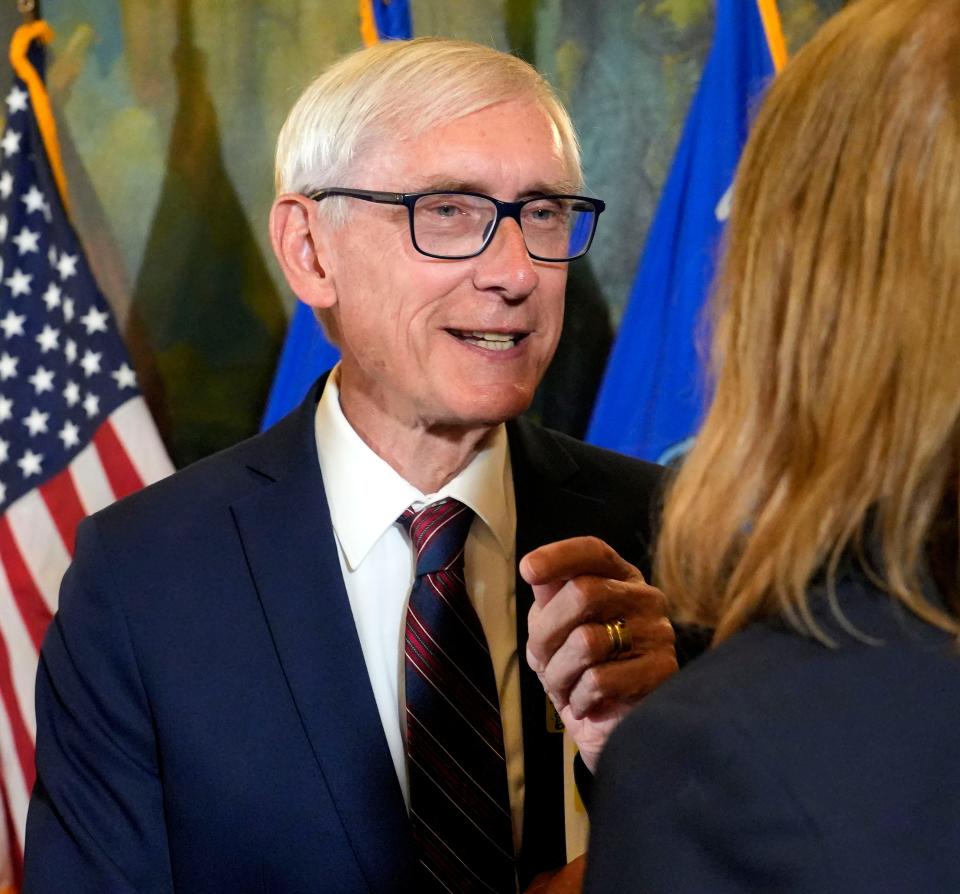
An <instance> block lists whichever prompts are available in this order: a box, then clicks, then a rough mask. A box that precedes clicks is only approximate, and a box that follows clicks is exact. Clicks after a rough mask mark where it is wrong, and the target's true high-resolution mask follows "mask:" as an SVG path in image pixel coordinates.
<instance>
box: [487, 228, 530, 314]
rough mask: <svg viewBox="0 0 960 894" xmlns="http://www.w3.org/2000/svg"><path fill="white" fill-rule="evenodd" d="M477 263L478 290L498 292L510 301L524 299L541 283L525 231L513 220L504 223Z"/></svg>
mask: <svg viewBox="0 0 960 894" xmlns="http://www.w3.org/2000/svg"><path fill="white" fill-rule="evenodd" d="M477 261H478V263H477V266H476V268H475V270H476V272H475V274H474V282H475V285H476V286H477V288H478V289H492V290H495V291H497V292H499V293H500V294H501V295H502V297H503V298H505V299H506V300H508V301H510V300H513V301H521V300H523V299H524V298H526V297H527V296H528V295H529V294H530V293H531V292H532V291H533V290H534V289H535V288H536V287H537V284H538V283H539V282H540V277H539V276H538V274H537V269H536V267H535V266H534V263H533V259H532V258H531V257H530V253H529V252H528V251H527V245H526V243H525V242H524V241H523V231H522V230H521V229H520V225H519V224H518V223H517V222H516V221H515V220H513V219H512V218H509V217H508V218H505V219H504V220H501V221H500V225H499V226H498V227H497V232H496V233H494V235H493V239H492V240H491V242H490V244H489V245H488V246H487V247H486V249H485V250H484V252H483V254H481V255H479V257H478V258H477Z"/></svg>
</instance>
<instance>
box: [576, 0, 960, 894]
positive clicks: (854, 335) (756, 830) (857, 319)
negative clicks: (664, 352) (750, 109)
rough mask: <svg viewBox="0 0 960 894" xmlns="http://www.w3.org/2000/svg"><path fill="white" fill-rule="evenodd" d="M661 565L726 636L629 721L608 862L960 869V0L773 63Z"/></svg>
mask: <svg viewBox="0 0 960 894" xmlns="http://www.w3.org/2000/svg"><path fill="white" fill-rule="evenodd" d="M727 238H728V244H727V246H726V251H725V262H724V265H723V268H722V273H721V275H720V278H719V281H718V283H717V286H716V289H715V296H714V317H713V330H714V336H713V364H714V370H715V391H714V394H715V396H714V400H713V404H712V406H711V408H710V411H709V413H708V416H707V419H706V421H705V424H704V426H703V429H702V432H701V434H700V436H699V438H698V440H697V443H696V446H695V447H694V449H693V451H692V452H691V454H690V456H689V457H688V459H687V461H686V462H685V464H684V466H683V468H682V469H681V471H680V473H679V475H678V477H677V479H676V481H675V482H674V485H673V487H672V491H671V493H670V494H669V496H668V500H667V504H666V508H665V513H666V516H665V523H664V528H663V532H662V535H661V539H660V549H659V556H658V577H659V580H658V585H659V586H661V587H662V588H663V590H664V591H665V592H666V593H668V594H672V596H673V598H674V600H675V603H676V608H677V611H678V613H680V614H682V615H686V616H687V617H688V618H689V619H691V620H696V621H699V622H700V623H703V624H706V625H710V626H713V627H715V628H716V637H715V641H714V646H713V648H712V649H711V650H710V651H709V652H708V653H707V654H706V655H704V656H703V657H701V658H700V659H698V660H697V661H696V662H694V664H693V665H692V666H691V667H690V668H689V669H687V670H685V671H684V672H683V673H681V674H680V675H679V676H677V677H674V678H673V679H672V680H670V681H668V682H667V683H666V684H665V685H664V686H663V687H662V688H661V689H659V690H658V691H657V692H655V693H653V694H652V695H650V696H649V697H648V698H647V699H646V700H645V702H644V703H643V704H642V706H641V707H640V708H639V709H638V710H637V711H636V712H635V713H634V714H633V715H631V717H630V718H628V720H627V721H625V723H624V724H622V725H621V727H620V729H619V731H618V733H617V734H616V735H615V736H614V737H613V738H612V740H611V742H610V744H609V745H608V747H607V750H606V751H605V753H604V756H603V758H602V760H601V765H600V773H599V777H598V787H597V790H596V794H595V803H594V814H593V817H592V819H593V824H594V825H593V832H592V838H591V844H590V851H589V857H588V870H587V883H586V890H587V891H589V892H590V894H599V892H606V891H644V892H659V891H671V892H686V891H695V892H710V894H714V892H730V891H774V892H793V891H802V892H841V891H842V892H860V891H863V892H867V891H869V892H888V891H889V892H945V891H960V757H958V755H960V657H958V656H960V650H958V641H960V640H958V637H960V588H958V573H957V571H958V568H957V566H958V541H957V518H958V487H957V482H958V458H960V0H863V2H858V3H853V4H851V5H849V6H848V7H847V8H846V9H845V10H844V11H843V12H842V13H840V14H839V15H837V16H836V17H835V18H834V19H833V20H832V21H830V22H829V23H828V24H827V25H826V26H825V27H824V29H823V30H822V31H821V32H820V33H819V35H817V36H816V37H815V38H814V40H812V41H811V42H810V44H808V45H807V46H806V47H805V48H804V50H803V51H802V52H801V53H800V54H799V55H798V56H797V57H796V59H795V60H794V61H793V62H792V63H791V64H790V65H789V66H788V67H787V69H786V71H785V72H784V73H783V74H782V75H781V77H780V78H779V79H778V80H777V81H776V83H775V84H774V85H773V86H772V88H771V91H770V93H769V95H768V97H767V99H766V100H765V102H764V104H763V106H762V109H761V111H760V113H759V116H758V120H757V122H756V125H755V128H754V132H753V135H752V137H751V139H750V142H749V145H748V147H747V149H746V152H745V155H744V158H743V161H742V164H741V168H740V171H739V173H738V178H737V183H736V187H735V196H734V213H733V217H732V219H731V222H730V230H729V233H728V237H727Z"/></svg>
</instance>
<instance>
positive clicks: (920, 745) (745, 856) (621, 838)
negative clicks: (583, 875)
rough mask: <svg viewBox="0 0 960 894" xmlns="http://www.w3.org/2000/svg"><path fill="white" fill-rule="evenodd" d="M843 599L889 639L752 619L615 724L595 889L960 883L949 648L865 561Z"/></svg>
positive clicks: (817, 600)
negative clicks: (868, 573)
mask: <svg viewBox="0 0 960 894" xmlns="http://www.w3.org/2000/svg"><path fill="white" fill-rule="evenodd" d="M838 598H839V601H840V604H841V606H842V607H843V609H844V611H845V613H846V615H847V617H848V618H849V620H850V621H852V622H853V623H854V625H855V626H856V627H857V628H858V629H859V630H860V631H861V632H862V633H865V634H868V635H870V636H873V637H875V638H877V639H879V640H881V641H882V644H879V645H877V644H874V645H871V644H868V643H866V642H863V641H858V640H856V639H854V638H852V637H851V636H850V635H849V634H846V633H844V632H843V631H842V630H841V629H840V628H839V626H838V625H837V624H836V623H832V622H830V621H829V620H827V621H826V623H827V625H828V629H829V631H830V633H831V634H832V635H833V636H834V638H835V639H836V641H837V643H838V645H839V648H836V649H830V648H827V647H826V646H824V645H822V644H820V643H818V642H815V641H812V640H810V639H806V638H804V637H801V636H800V635H798V634H796V633H793V632H791V631H790V630H788V629H787V628H786V627H785V626H784V625H783V624H782V623H778V622H776V621H770V622H764V623H754V624H752V625H751V626H749V627H747V628H746V629H744V630H743V631H741V632H739V633H737V634H735V635H734V636H732V637H731V638H730V639H729V640H728V641H726V642H725V643H723V644H722V645H720V646H719V647H717V648H716V649H715V650H713V651H711V652H708V653H707V654H706V655H704V656H703V657H701V658H699V659H697V661H695V662H694V663H693V664H692V665H691V666H690V667H689V668H687V669H685V670H684V671H683V672H682V673H680V674H679V675H677V676H676V677H674V678H673V679H672V680H669V681H668V682H667V683H666V684H664V685H663V686H662V687H661V688H660V689H659V690H658V691H657V692H655V693H653V694H652V695H650V696H649V697H648V698H647V699H646V700H645V701H644V703H643V704H642V705H641V706H640V707H639V708H638V709H637V710H636V711H635V712H634V713H633V714H631V715H630V716H629V717H628V718H627V719H626V720H625V721H624V722H623V723H622V724H621V725H620V727H619V728H618V730H617V731H616V732H615V733H614V735H613V736H612V737H611V740H610V743H609V744H608V746H607V749H606V751H605V752H604V754H603V756H602V757H601V760H600V767H599V773H598V776H597V778H596V780H595V783H594V792H593V795H594V800H593V805H592V810H591V820H592V823H593V825H592V830H591V839H590V848H589V851H588V854H589V856H588V869H587V883H586V887H585V890H586V891H587V892H589V894H603V892H632V891H643V892H667V891H669V892H671V894H684V892H697V894H700V892H710V894H725V892H745V891H757V892H761V891H762V892H778V894H779V892H784V894H789V892H806V894H814V892H816V894H834V892H836V894H841V892H842V894H857V892H863V894H867V892H871V894H878V892H879V894H883V892H890V894H894V892H896V894H915V892H917V894H919V892H938V894H939V892H946V891H960V759H958V755H960V658H958V652H957V649H956V646H955V645H954V643H953V642H952V641H951V639H950V638H949V637H948V636H946V635H945V634H943V633H941V632H938V631H936V630H934V629H933V628H931V627H930V626H928V625H927V624H925V623H923V622H921V621H920V620H918V619H917V618H915V617H914V616H913V615H910V614H908V613H907V612H906V610H905V609H903V608H901V607H900V606H899V604H898V603H897V604H895V603H893V601H892V600H891V599H890V598H889V597H888V596H885V595H884V594H882V593H880V592H878V591H877V590H876V589H874V588H873V587H872V586H871V585H870V584H868V583H867V581H866V580H865V578H863V577H862V576H859V575H856V574H851V575H850V576H848V577H847V578H846V579H845V580H842V581H841V582H840V584H839V586H838ZM823 603H824V600H823V596H822V594H820V595H818V596H815V597H814V604H815V605H816V606H817V609H818V611H819V613H820V616H821V617H823V618H826V617H827V615H826V613H825V611H823V608H824V605H823Z"/></svg>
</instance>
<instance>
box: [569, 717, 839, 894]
mask: <svg viewBox="0 0 960 894" xmlns="http://www.w3.org/2000/svg"><path fill="white" fill-rule="evenodd" d="M755 740H756V737H755V736H751V735H749V734H748V733H747V731H746V730H744V729H741V728H739V727H738V725H737V722H736V720H735V719H732V718H729V717H719V716H716V715H713V716H711V715H710V712H709V710H704V708H703V707H702V706H700V705H691V704H684V703H682V702H678V701H677V700H675V699H674V700H670V699H664V698H660V699H659V700H656V701H654V700H651V701H650V702H649V703H647V704H646V705H644V706H643V707H641V709H640V710H639V711H637V712H635V713H634V714H632V715H631V716H630V717H629V718H628V719H627V720H626V721H625V722H624V723H623V724H621V727H620V728H619V729H618V730H617V731H616V732H615V733H614V735H613V736H612V737H611V740H610V743H609V744H608V746H607V749H606V751H605V752H604V754H603V756H602V757H601V761H600V766H599V771H598V775H597V779H596V782H595V785H594V793H593V809H592V810H591V837H590V846H589V849H588V858H587V863H588V867H587V877H586V885H585V888H584V891H585V892H586V894H604V892H619V891H643V892H649V894H658V892H671V894H685V892H690V894H693V892H697V894H700V892H705V891H709V892H711V894H740V892H756V891H777V892H783V894H788V892H795V894H799V892H808V894H814V892H817V894H819V892H823V891H834V890H843V889H844V888H843V886H842V885H838V883H837V879H836V876H835V875H834V867H833V866H832V865H831V862H830V860H829V858H828V853H829V851H828V847H827V845H826V843H825V842H824V841H823V840H822V838H821V836H820V834H819V833H818V830H817V827H816V824H815V822H814V821H813V820H812V819H811V818H810V817H809V816H807V815H806V813H805V812H804V810H803V808H802V806H801V804H800V802H799V800H798V799H797V798H796V797H795V795H794V793H793V792H791V791H790V789H789V786H788V785H787V784H786V783H785V782H784V781H783V780H781V779H780V778H779V776H778V774H777V772H776V766H775V764H773V763H772V761H768V760H766V759H765V756H761V754H760V752H759V750H758V748H757V747H756V744H755Z"/></svg>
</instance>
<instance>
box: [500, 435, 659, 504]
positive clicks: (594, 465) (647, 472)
mask: <svg viewBox="0 0 960 894" xmlns="http://www.w3.org/2000/svg"><path fill="white" fill-rule="evenodd" d="M511 434H513V436H514V438H515V440H516V441H518V442H519V443H520V445H521V446H522V449H523V450H524V452H525V454H526V455H527V456H529V457H531V458H536V459H538V460H540V461H541V465H544V464H550V465H553V466H558V465H560V464H561V463H563V462H567V463H570V464H571V465H570V469H571V470H572V469H573V467H574V466H575V467H576V470H577V471H576V474H577V475H578V477H580V478H582V479H584V480H587V481H590V482H592V483H593V484H594V485H596V486H598V487H602V488H604V489H607V488H609V489H610V490H611V491H612V492H614V493H615V492H617V491H620V492H622V491H623V490H628V491H632V492H634V493H635V492H636V491H638V490H639V491H643V492H646V493H648V494H655V493H660V492H661V491H662V489H663V487H664V485H665V484H666V482H667V480H668V478H669V474H670V472H669V470H668V469H667V468H666V467H664V466H660V465H657V464H656V463H651V462H646V461H645V460H641V459H637V458H636V457H632V456H627V455H626V454H623V453H617V452H615V451H613V450H608V449H606V448H604V447H596V446H594V445H593V444H587V443H585V442H584V441H580V440H578V439H577V438H574V437H571V436H570V435H566V434H563V433H562V432H558V431H554V430H553V429H550V428H544V427H543V426H541V425H538V424H536V423H534V422H531V421H529V420H526V419H518V420H516V422H515V423H513V432H511Z"/></svg>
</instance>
